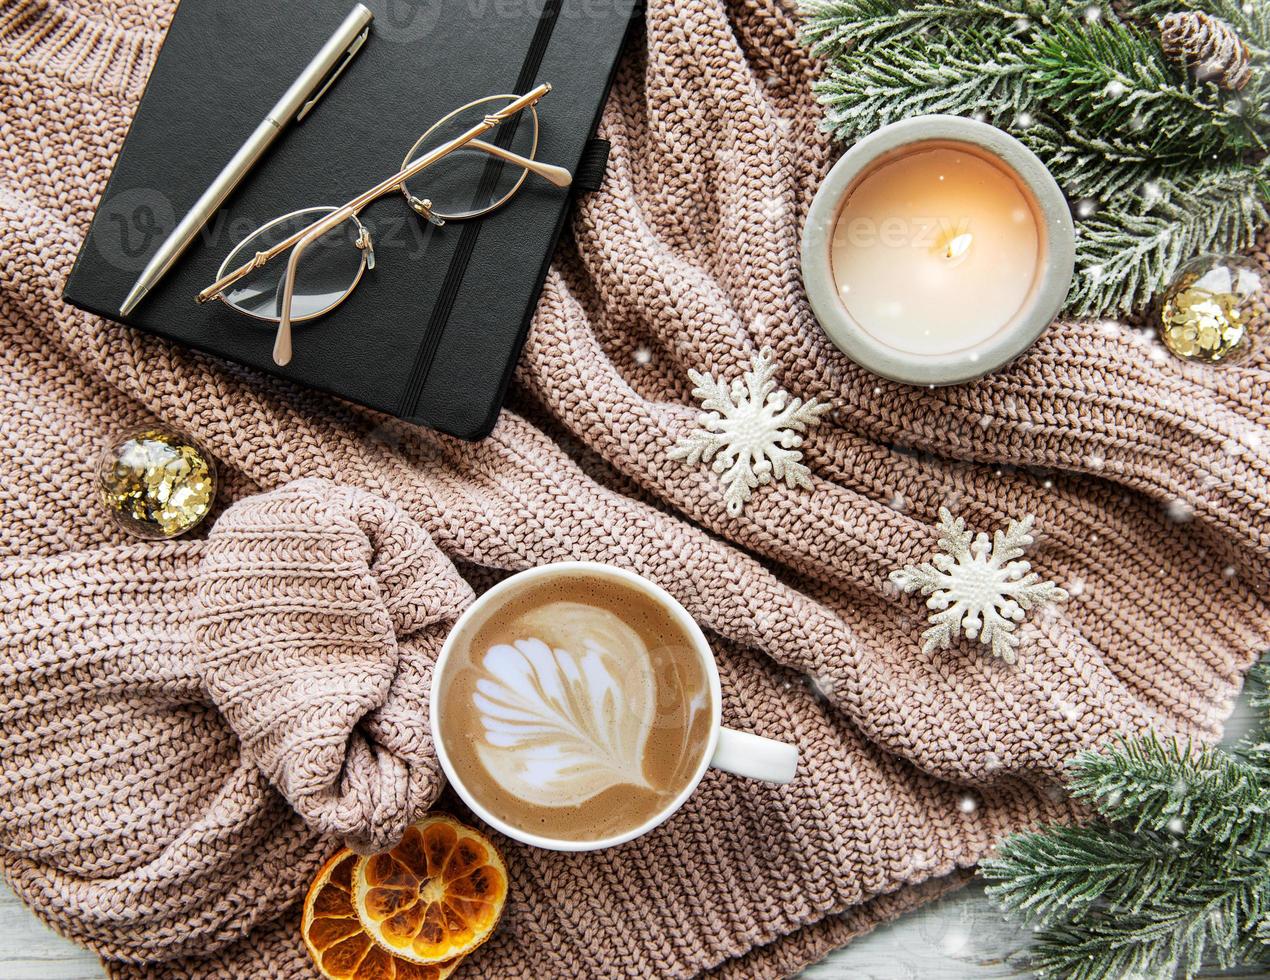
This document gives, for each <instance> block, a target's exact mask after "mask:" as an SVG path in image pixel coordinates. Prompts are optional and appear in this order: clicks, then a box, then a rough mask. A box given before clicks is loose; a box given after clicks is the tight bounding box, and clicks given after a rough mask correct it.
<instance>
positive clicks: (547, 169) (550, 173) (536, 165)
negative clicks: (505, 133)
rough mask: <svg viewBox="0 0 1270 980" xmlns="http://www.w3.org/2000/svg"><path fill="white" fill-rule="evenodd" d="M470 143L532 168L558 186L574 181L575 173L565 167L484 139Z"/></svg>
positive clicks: (489, 152) (509, 161) (510, 161)
mask: <svg viewBox="0 0 1270 980" xmlns="http://www.w3.org/2000/svg"><path fill="white" fill-rule="evenodd" d="M469 145H470V146H473V147H475V148H476V149H478V150H483V151H484V152H486V153H488V154H490V155H491V156H496V157H498V158H500V159H502V160H506V161H507V162H508V163H514V164H515V165H516V166H518V167H524V168H525V169H526V170H532V171H533V172H534V173H536V174H537V175H538V176H539V177H542V178H543V179H544V180H546V181H547V182H548V183H551V184H554V185H555V186H556V187H568V186H569V185H570V184H572V183H573V174H571V173H569V171H568V170H567V169H565V168H564V167H557V166H556V165H555V164H552V163H542V162H541V161H539V160H531V159H530V158H529V157H522V156H521V155H520V154H519V153H513V152H512V151H511V150H504V149H503V148H502V147H501V146H498V145H497V144H495V143H486V142H485V141H484V140H472V142H471V143H470V144H469Z"/></svg>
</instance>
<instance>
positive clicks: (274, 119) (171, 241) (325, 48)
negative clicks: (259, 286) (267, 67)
mask: <svg viewBox="0 0 1270 980" xmlns="http://www.w3.org/2000/svg"><path fill="white" fill-rule="evenodd" d="M373 17H374V15H373V14H372V13H371V12H370V10H369V9H368V8H367V7H365V6H364V5H363V4H360V3H359V4H358V5H357V6H356V7H354V8H353V10H352V12H351V13H350V14H349V15H348V16H347V17H345V18H344V22H343V23H342V24H340V26H339V28H338V29H337V30H336V32H335V33H334V34H332V35H331V37H330V39H329V40H328V41H327V42H326V43H325V44H324V45H322V49H321V50H320V51H319V52H318V53H317V55H316V56H315V57H314V58H313V60H312V61H310V62H309V63H308V65H306V66H305V69H304V71H302V72H301V73H300V76H299V77H298V78H297V79H296V80H295V81H294V82H292V83H291V87H290V88H288V89H287V91H286V92H285V93H284V94H283V96H282V98H281V99H279V100H278V104H277V105H275V106H274V107H273V109H271V110H270V111H269V114H268V115H267V116H265V118H264V119H263V120H262V121H261V123H260V125H259V126H257V127H256V129H255V132H253V133H252V134H251V136H250V137H248V139H247V142H246V143H244V144H243V145H242V146H241V147H239V149H238V152H237V153H235V154H234V156H233V158H232V159H231V160H230V161H229V163H227V164H225V168H224V169H223V170H222V171H221V172H220V173H219V174H217V175H216V179H215V180H213V181H212V183H211V185H210V186H209V187H208V188H207V190H205V191H204V192H203V196H202V197H200V198H199V199H198V201H197V202H195V204H194V206H193V207H192V208H190V210H189V213H188V214H186V215H185V217H184V218H182V219H181V222H180V224H178V225H177V226H176V227H175V228H174V229H172V234H170V235H168V237H167V238H165V239H164V240H163V244H161V245H160V246H159V250H158V251H157V252H155V254H154V257H153V258H152V259H150V261H149V263H148V264H147V265H146V267H145V270H144V271H143V272H142V273H141V277H140V278H139V279H138V280H137V282H136V284H135V285H134V286H133V287H132V290H131V292H129V293H128V298H127V299H125V300H124V301H123V305H122V306H120V307H119V315H120V316H127V315H128V314H129V313H131V312H132V311H133V310H134V309H135V308H136V306H137V304H138V303H140V302H141V300H142V299H144V298H145V295H146V293H148V292H149V291H150V290H151V289H152V288H154V284H155V283H156V282H158V281H159V280H160V279H161V278H163V276H164V275H165V274H166V273H167V271H168V270H169V269H170V268H172V265H173V263H175V262H176V260H177V259H178V258H180V257H181V255H182V253H184V251H185V250H186V249H187V248H188V247H189V245H190V242H192V241H193V240H194V238H195V236H196V235H198V233H199V231H200V230H201V229H202V227H203V226H204V225H205V224H207V222H208V221H210V220H211V218H212V215H214V214H215V213H216V210H217V208H219V207H220V206H221V205H222V204H223V203H224V202H225V199H226V198H227V197H229V195H230V194H231V193H232V192H233V190H234V188H235V187H237V186H238V184H239V182H240V181H241V180H242V179H243V177H245V176H246V175H247V172H248V171H249V170H251V168H252V167H253V166H255V164H256V161H257V160H259V159H260V157H261V156H262V155H263V154H264V152H265V151H266V150H267V149H269V147H270V146H271V145H272V144H273V141H274V140H275V139H277V137H278V134H279V133H281V132H282V130H283V128H284V127H285V126H287V125H288V124H289V123H292V122H302V121H303V120H304V117H305V116H307V115H308V114H309V113H310V112H311V111H312V109H313V107H314V106H315V105H317V102H318V100H319V99H321V98H322V96H324V95H325V94H326V92H327V90H328V89H329V88H330V87H331V86H332V85H333V84H334V83H335V80H336V79H337V78H339V76H340V74H341V73H342V72H343V71H344V69H345V68H347V67H348V64H349V62H351V61H352V60H353V56H354V55H356V54H357V52H358V51H360V50H361V48H362V45H363V44H365V43H366V38H367V36H368V35H369V34H370V22H371V19H372V18H373Z"/></svg>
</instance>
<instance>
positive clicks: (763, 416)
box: [670, 347, 829, 517]
mask: <svg viewBox="0 0 1270 980" xmlns="http://www.w3.org/2000/svg"><path fill="white" fill-rule="evenodd" d="M775 374H776V365H775V364H773V363H772V357H771V351H770V350H769V349H768V348H766V347H764V348H763V349H762V350H761V351H760V352H759V353H758V355H757V356H756V357H755V358H754V361H753V363H752V364H751V367H750V370H748V371H746V372H745V374H744V375H743V376H742V377H741V378H738V379H736V380H734V381H733V382H732V384H731V386H729V385H727V384H725V383H723V382H722V381H716V380H715V379H714V378H713V377H712V376H711V375H709V374H702V373H700V372H698V371H689V372H688V376H689V377H690V378H692V383H693V384H694V385H696V387H695V388H693V389H692V394H693V397H694V398H697V399H699V400H700V401H701V407H702V408H703V409H705V411H703V412H702V413H701V414H700V415H698V416H697V424H698V425H699V426H700V427H699V428H698V429H696V430H694V431H693V432H691V433H689V434H688V435H686V436H684V437H683V438H681V439H680V440H679V442H678V443H677V444H676V445H675V446H674V447H673V448H672V449H671V450H670V458H671V459H680V460H683V461H685V462H686V463H688V464H689V465H695V464H697V463H699V462H707V463H711V461H712V460H713V462H712V463H711V469H713V470H714V472H715V473H717V474H719V481H720V483H721V484H722V486H723V506H724V509H725V510H726V511H727V513H728V516H730V517H736V516H738V515H739V514H740V513H741V511H742V510H743V509H744V508H745V504H746V503H747V502H748V501H749V499H750V497H752V496H753V495H754V490H755V489H756V488H757V487H760V486H762V485H764V484H767V483H771V482H772V481H773V480H783V481H784V482H785V485H786V486H787V487H790V488H794V487H803V488H807V489H810V488H811V479H810V471H809V470H808V469H807V467H806V466H804V465H803V464H802V463H801V462H800V460H801V459H802V453H801V452H799V451H798V447H799V446H801V445H802V444H803V438H802V433H804V432H806V431H807V429H808V428H810V427H811V426H813V425H816V424H817V423H818V422H819V421H820V416H821V415H823V414H824V413H825V412H827V411H828V410H829V405H827V404H826V403H824V402H821V401H818V400H817V399H815V398H813V399H811V400H810V401H807V402H804V401H803V400H802V399H801V398H791V397H790V396H789V394H788V393H787V392H785V391H782V390H780V388H779V387H778V386H777V384H776V382H775V381H774V380H773V376H774V375H775Z"/></svg>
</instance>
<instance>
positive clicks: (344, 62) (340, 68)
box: [295, 25, 370, 122]
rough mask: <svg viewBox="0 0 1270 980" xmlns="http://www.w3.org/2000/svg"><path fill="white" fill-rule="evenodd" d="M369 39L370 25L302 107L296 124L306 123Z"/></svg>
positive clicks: (355, 39)
mask: <svg viewBox="0 0 1270 980" xmlns="http://www.w3.org/2000/svg"><path fill="white" fill-rule="evenodd" d="M368 37H370V26H369V25H367V27H366V29H365V30H363V31H362V32H361V33H360V34H358V35H357V37H355V38H353V43H352V44H350V45H349V46H348V50H347V51H345V52H344V56H343V57H342V58H341V59H340V61H339V64H337V65H336V66H335V67H334V68H332V69H331V71H330V74H328V75H327V76H326V81H324V82H323V83H322V87H321V88H319V89H318V90H317V91H316V92H314V93H313V96H312V97H311V98H310V99H309V101H308V102H306V103H304V105H302V106H300V111H299V112H298V113H296V117H295V121H296V122H304V117H305V116H307V115H308V114H309V113H310V112H311V111H312V110H313V107H314V106H315V105H317V104H318V101H319V100H320V99H321V98H322V96H324V95H325V94H326V90H327V89H329V88H330V87H331V86H332V85H334V84H335V80H336V79H337V78H339V77H340V75H342V74H343V73H344V69H345V68H347V67H348V65H349V62H351V61H352V60H353V56H354V55H356V54H357V52H358V51H360V50H361V49H362V45H363V44H365V43H366V39H367V38H368Z"/></svg>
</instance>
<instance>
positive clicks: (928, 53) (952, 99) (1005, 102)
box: [813, 41, 1032, 140]
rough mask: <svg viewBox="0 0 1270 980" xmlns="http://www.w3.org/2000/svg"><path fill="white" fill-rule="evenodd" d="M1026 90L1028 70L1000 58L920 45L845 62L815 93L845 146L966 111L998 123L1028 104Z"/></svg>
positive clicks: (829, 125) (962, 49)
mask: <svg viewBox="0 0 1270 980" xmlns="http://www.w3.org/2000/svg"><path fill="white" fill-rule="evenodd" d="M1002 43H1003V46H1004V45H1006V44H1007V43H1008V42H1004V41H1003V42H1002ZM1029 86H1030V80H1029V77H1028V73H1027V71H1026V68H1025V67H1024V66H1023V65H1021V64H1019V63H1017V62H1016V61H1014V60H1013V59H1011V58H1009V57H1008V56H1005V55H1004V53H1003V52H998V56H997V57H996V59H995V60H986V58H985V56H984V54H983V53H982V52H975V53H973V54H972V53H971V52H969V51H967V50H965V45H964V44H962V45H958V46H956V47H955V48H954V47H946V46H943V45H940V46H938V47H933V46H928V45H927V44H926V42H925V41H918V42H914V45H913V46H912V47H911V48H909V49H907V50H904V51H892V50H888V51H887V52H886V53H885V55H884V56H878V57H870V58H867V59H863V58H857V57H851V58H846V59H843V60H842V62H841V63H840V64H835V65H832V66H830V68H829V69H828V70H827V71H826V73H825V76H824V77H823V78H822V79H821V80H820V81H818V82H816V83H815V85H814V86H813V89H814V91H815V93H816V95H817V97H818V98H819V100H820V102H821V104H822V105H823V106H824V108H825V122H824V127H825V128H826V129H827V130H828V131H830V132H833V133H835V134H836V135H838V136H840V137H841V138H843V139H844V140H848V139H854V138H855V137H856V136H857V135H859V134H861V133H867V132H871V131H872V130H874V129H877V128H880V127H881V126H885V125H886V124H888V123H891V122H895V121H896V120H898V119H904V118H908V117H909V116H914V115H925V114H929V113H950V114H959V113H964V111H965V107H966V106H968V105H970V106H975V107H976V109H975V110H974V111H976V112H984V113H987V114H988V115H990V116H993V117H997V116H999V115H1002V114H1006V113H1010V112H1012V110H1013V107H1014V106H1020V105H1027V104H1029V103H1030V102H1031V101H1032V96H1031V94H1030V92H1029V91H1028V89H1029Z"/></svg>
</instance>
